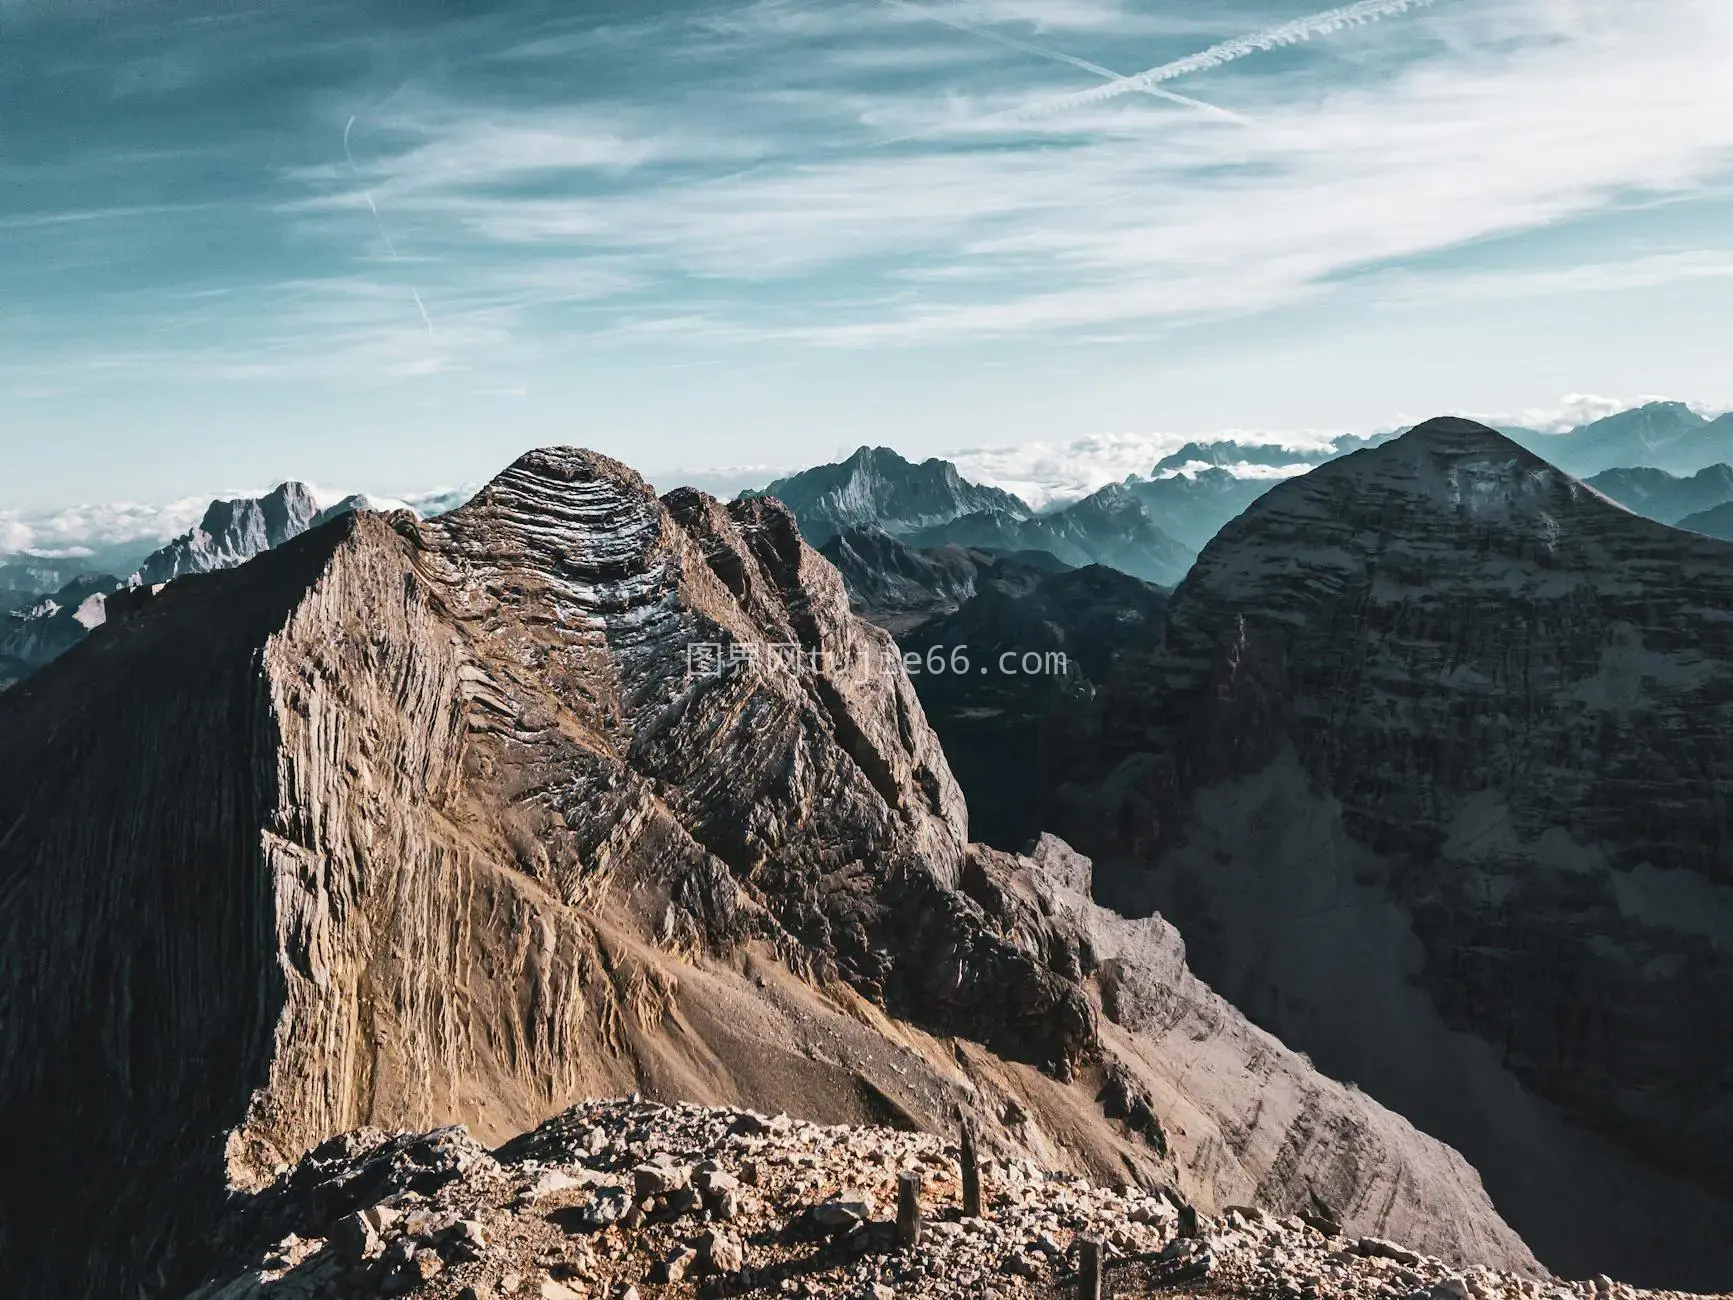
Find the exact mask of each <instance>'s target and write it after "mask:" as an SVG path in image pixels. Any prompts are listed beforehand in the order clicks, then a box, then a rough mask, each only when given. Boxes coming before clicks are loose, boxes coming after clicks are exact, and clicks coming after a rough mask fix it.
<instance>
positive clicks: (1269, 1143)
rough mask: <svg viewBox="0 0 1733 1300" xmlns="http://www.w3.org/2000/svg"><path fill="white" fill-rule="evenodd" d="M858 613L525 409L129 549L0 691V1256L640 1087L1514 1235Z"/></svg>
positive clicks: (838, 587)
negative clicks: (427, 493) (91, 618)
mask: <svg viewBox="0 0 1733 1300" xmlns="http://www.w3.org/2000/svg"><path fill="white" fill-rule="evenodd" d="M889 644H890V643H889V640H888V638H887V637H886V636H885V635H884V634H883V633H881V632H879V631H877V630H876V629H873V628H871V627H869V626H867V625H866V624H864V623H861V622H859V621H857V620H855V619H854V618H852V617H851V616H850V615H849V613H848V609H847V602H846V598H845V595H844V592H843V589H842V584H841V582H840V580H839V578H838V577H837V575H836V573H835V571H834V570H833V569H831V568H830V566H829V565H828V564H826V563H825V562H824V561H823V560H822V559H821V558H820V557H818V556H817V554H816V553H815V552H813V551H812V550H811V549H809V548H808V547H806V546H805V545H804V544H803V543H802V542H801V541H800V539H799V536H798V533H797V532H796V530H795V527H794V523H793V520H792V518H791V517H790V516H789V515H788V514H787V513H786V511H784V510H783V509H782V508H781V507H780V506H778V505H776V504H775V503H773V502H765V501H755V502H746V503H738V504H736V505H734V506H730V507H726V508H725V507H723V506H720V505H719V504H717V503H716V502H714V501H712V500H710V499H709V498H706V497H703V496H701V495H699V494H697V493H692V492H679V493H674V494H671V495H670V496H669V497H668V498H666V499H665V500H664V501H658V500H657V498H656V497H655V495H654V494H653V492H652V491H651V490H650V489H649V487H648V486H647V485H646V484H644V483H643V482H642V481H641V480H640V479H638V478H637V476H636V475H634V474H632V472H631V471H630V470H627V469H626V468H625V467H623V466H620V465H618V464H616V463H614V462H612V461H608V460H606V459H605V458H602V457H599V456H595V455H593V454H590V453H587V452H580V451H572V450H552V451H544V452H537V453H532V454H531V455H529V456H526V457H525V458H524V459H523V460H521V461H519V462H518V463H517V464H516V465H514V466H513V467H512V468H511V469H510V470H508V471H507V472H506V473H504V474H502V475H501V476H500V477H499V478H498V479H496V480H495V481H494V482H493V483H492V484H490V485H489V486H488V487H487V488H486V489H484V490H483V492H482V493H481V494H480V495H479V496H478V497H477V498H476V500H475V501H474V502H472V503H471V504H470V505H468V506H466V507H465V508H464V509H462V510H460V511H457V512H455V513H454V514H452V515H449V516H446V517H444V518H443V519H441V520H438V521H436V522H434V523H431V524H417V523H415V521H413V520H412V519H410V518H408V517H407V516H393V517H392V518H391V519H389V520H388V519H385V518H381V517H379V516H371V515H362V516H356V517H352V518H346V519H342V520H339V521H337V522H335V523H334V524H331V525H328V526H326V527H324V528H322V529H319V530H316V531H315V532H314V533H311V534H309V535H307V536H306V537H304V538H301V539H299V540H297V541H296V542H293V543H291V544H290V545H288V546H286V547H284V548H283V549H281V550H280V551H277V552H273V553H270V554H268V555H266V556H263V557H261V558H259V559H258V560H255V561H254V562H252V563H250V564H248V565H246V566H245V567H244V568H242V569H240V570H237V571H235V572H232V573H227V574H218V575H212V576H210V577H201V578H194V579H188V580H183V581H180V582H176V583H173V584H170V586H169V587H168V588H166V589H165V590H164V592H163V593H162V594H161V595H160V596H158V597H156V598H155V599H154V600H150V601H146V602H143V603H142V604H141V605H140V606H139V607H138V608H136V609H135V610H133V611H131V612H129V613H128V614H127V615H126V616H124V617H123V618H121V619H118V620H117V621H116V623H115V625H113V626H111V627H109V628H107V629H105V630H104V631H103V632H102V633H100V634H99V635H97V636H95V637H93V638H92V639H91V640H90V641H89V642H87V643H86V644H85V645H84V646H82V647H80V648H79V649H78V650H76V651H75V652H73V653H72V654H70V655H68V656H67V657H66V658H65V659H64V660H62V661H61V662H59V663H57V664H55V665H54V666H52V667H51V668H50V669H49V670H48V671H46V672H45V673H43V674H42V675H41V677H40V678H39V679H36V680H33V681H32V682H30V683H29V684H27V685H26V686H24V687H23V688H20V689H18V690H15V691H12V692H9V693H7V695H6V696H5V697H3V698H0V1132H5V1133H7V1134H8V1135H18V1137H17V1144H16V1147H15V1150H16V1151H17V1158H8V1159H7V1161H6V1162H5V1163H4V1165H3V1166H0V1266H3V1267H4V1269H5V1272H6V1275H7V1276H8V1277H9V1278H11V1279H13V1280H15V1281H17V1282H18V1283H19V1286H20V1289H19V1292H18V1293H19V1294H21V1295H24V1296H29V1297H48V1296H77V1295H90V1296H112V1295H119V1294H128V1295H130V1294H134V1293H135V1292H137V1293H141V1294H144V1295H152V1294H158V1293H160V1292H161V1291H162V1290H163V1289H164V1288H165V1286H167V1285H168V1284H169V1283H174V1284H180V1283H184V1282H186V1281H187V1280H189V1279H192V1278H195V1277H196V1276H197V1275H198V1274H200V1272H201V1271H202V1270H203V1268H204V1261H203V1259H202V1257H201V1250H202V1244H201V1243H202V1233H203V1227H204V1224H205V1223H206V1222H207V1221H208V1219H209V1217H210V1216H211V1215H212V1214H213V1213H214V1212H215V1210H216V1204H217V1202H218V1201H219V1200H220V1198H221V1196H222V1188H223V1186H224V1183H225V1181H226V1180H232V1181H233V1182H234V1183H235V1184H237V1185H239V1186H241V1187H248V1186H254V1185H257V1184H259V1183H261V1182H263V1181H264V1180H266V1179H267V1178H269V1177H270V1176H271V1174H272V1173H273V1172H274V1171H275V1170H276V1169H277V1168H278V1167H279V1166H280V1165H281V1164H283V1163H285V1162H287V1161H290V1160H292V1159H294V1158H295V1157H296V1156H298V1155H299V1154H300V1153H301V1152H303V1151H305V1150H306V1149H308V1148H309V1147H311V1146H313V1145H315V1144H316V1143H318V1142H319V1141H321V1140H322V1139H324V1138H326V1137H328V1136H329V1135H331V1134H333V1133H337V1132H341V1131H343V1130H346V1129H351V1128H355V1127H357V1126H359V1125H363V1124H377V1125H381V1126H384V1127H399V1126H403V1127H425V1126H428V1125H430V1124H435V1123H440V1122H444V1121H448V1120H461V1121H463V1122H465V1123H468V1124H469V1125H471V1126H472V1128H474V1129H475V1130H476V1131H477V1133H478V1134H479V1135H481V1136H482V1137H484V1138H487V1139H497V1138H503V1137H505V1136H507V1135H509V1134H511V1133H514V1132H516V1131H518V1130H520V1129H523V1128H525V1127H528V1126H530V1125H531V1124H533V1123H534V1122H537V1121H539V1120H540V1119H542V1118H544V1117H546V1116H547V1115H549V1114H551V1113H553V1112H555V1111H556V1110H558V1109H559V1108H560V1107H561V1106H563V1105H565V1104H567V1103H568V1102H570V1101H571V1100H572V1099H574V1098H576V1097H580V1096H584V1095H590V1094H597V1093H608V1092H623V1091H626V1090H629V1089H630V1088H633V1087H641V1088H642V1089H644V1090H645V1091H646V1092H648V1093H651V1094H652V1095H661V1096H668V1097H673V1096H679V1097H686V1098H691V1099H695V1100H702V1101H712V1102H738V1103H743V1104H749V1105H754V1106H758V1107H761V1108H766V1109H783V1108H786V1109H789V1110H791V1111H795V1112H797V1113H801V1114H805V1115H808V1116H811V1117H814V1118H820V1119H831V1120H879V1121H884V1120H889V1121H892V1122H897V1123H902V1124H908V1125H933V1124H937V1123H941V1122H943V1120H944V1117H945V1116H946V1115H947V1114H948V1113H949V1111H950V1109H951V1108H952V1107H953V1106H955V1105H957V1104H959V1103H962V1104H964V1105H966V1106H967V1107H968V1108H970V1109H971V1110H972V1111H973V1112H974V1113H976V1114H977V1115H978V1116H979V1117H980V1118H981V1120H982V1123H983V1125H984V1126H985V1128H986V1130H987V1137H988V1140H989V1142H990V1143H993V1144H997V1145H1000V1146H1004V1147H1007V1148H1019V1149H1024V1150H1028V1151H1032V1152H1035V1153H1037V1154H1039V1155H1041V1156H1042V1157H1043V1158H1044V1159H1048V1160H1050V1161H1056V1162H1059V1163H1062V1164H1063V1163H1070V1164H1071V1165H1073V1166H1075V1167H1088V1168H1092V1169H1094V1170H1095V1171H1097V1172H1098V1173H1110V1172H1119V1173H1122V1174H1125V1173H1129V1174H1130V1175H1131V1176H1134V1177H1136V1178H1139V1179H1141V1180H1143V1181H1145V1182H1147V1183H1151V1184H1156V1183H1164V1184H1171V1185H1176V1186H1177V1187H1178V1188H1179V1189H1180V1191H1181V1192H1182V1193H1183V1194H1186V1195H1189V1196H1190V1197H1192V1198H1194V1199H1195V1200H1196V1201H1197V1202H1198V1203H1199V1205H1200V1206H1201V1207H1202V1208H1204V1209H1206V1210H1207V1209H1209V1208H1211V1207H1212V1206H1213V1205H1214V1204H1215V1203H1216V1202H1217V1201H1221V1200H1225V1201H1236V1200H1237V1201H1243V1200H1246V1199H1248V1198H1249V1196H1251V1195H1252V1194H1255V1195H1256V1196H1258V1197H1261V1198H1262V1199H1263V1200H1264V1201H1265V1202H1267V1203H1268V1204H1270V1206H1271V1207H1272V1208H1274V1209H1277V1210H1280V1211H1283V1212H1286V1211H1290V1210H1294V1209H1302V1208H1311V1209H1325V1210H1328V1211H1330V1212H1332V1213H1336V1214H1339V1215H1342V1216H1343V1217H1345V1218H1346V1219H1347V1220H1348V1221H1349V1222H1350V1224H1351V1225H1352V1226H1356V1227H1359V1228H1362V1229H1363V1230H1365V1231H1386V1232H1393V1233H1396V1234H1398V1235H1402V1236H1406V1237H1408V1238H1409V1239H1411V1240H1413V1241H1414V1242H1415V1243H1416V1244H1420V1245H1424V1246H1426V1247H1427V1248H1429V1249H1432V1250H1435V1251H1436V1252H1438V1253H1439V1254H1441V1255H1448V1256H1453V1257H1457V1258H1463V1259H1477V1260H1480V1261H1482V1262H1487V1263H1492V1264H1503V1265H1510V1266H1515V1267H1532V1259H1531V1257H1530V1256H1529V1255H1528V1253H1527V1251H1526V1249H1525V1248H1524V1247H1523V1245H1522V1243H1521V1242H1520V1241H1519V1240H1518V1239H1517V1238H1516V1237H1515V1236H1514V1234H1512V1233H1511V1232H1510V1230H1509V1229H1508V1228H1507V1227H1506V1226H1505V1225H1504V1224H1503V1223H1502V1222H1501V1221H1500V1220H1499V1219H1498V1217H1497V1215H1496V1214H1495V1213H1494V1211H1493V1210H1492V1208H1491V1206H1490V1204H1489V1203H1488V1202H1487V1201H1486V1199H1485V1196H1484V1193H1483V1192H1482V1191H1481V1189H1480V1185H1479V1181H1478V1178H1477V1177H1476V1175H1475V1174H1474V1172H1473V1171H1472V1170H1471V1169H1470V1168H1469V1167H1468V1166H1467V1165H1466V1164H1465V1163H1464V1162H1463V1161H1462V1160H1461V1158H1460V1157H1458V1156H1457V1155H1456V1154H1455V1153H1454V1152H1452V1151H1450V1150H1449V1149H1448V1148H1445V1147H1443V1146H1441V1145H1439V1144H1438V1143H1436V1142H1433V1141H1431V1140H1430V1139H1427V1138H1424V1137H1422V1136H1421V1135H1419V1134H1417V1133H1416V1132H1414V1131H1413V1130H1412V1129H1411V1128H1410V1127H1409V1126H1407V1125H1406V1124H1405V1123H1404V1122H1402V1121H1401V1120H1399V1119H1398V1118H1396V1117H1395V1116H1393V1115H1391V1114H1390V1113H1388V1112H1385V1111H1382V1110H1380V1109H1379V1108H1378V1107H1376V1106H1374V1105H1372V1104H1371V1103H1369V1102H1367V1101H1366V1100H1365V1099H1364V1098H1361V1097H1359V1096H1357V1095H1355V1094H1352V1093H1350V1092H1349V1091H1348V1090H1346V1089H1344V1088H1342V1087H1340V1086H1339V1085H1336V1084H1333V1083H1331V1082H1329V1081H1328V1080H1324V1079H1321V1078H1319V1077H1318V1076H1317V1075H1316V1074H1314V1073H1313V1072H1312V1071H1311V1070H1310V1068H1309V1066H1308V1065H1307V1064H1306V1063H1304V1062H1303V1061H1302V1060H1301V1059H1300V1058H1297V1057H1295V1056H1293V1055H1292V1054H1290V1053H1287V1052H1286V1051H1285V1050H1284V1049H1282V1048H1281V1046H1280V1045H1279V1044H1277V1043H1276V1042H1275V1041H1274V1040H1273V1039H1270V1038H1268V1036H1267V1035H1263V1034H1261V1033H1259V1032H1258V1031H1255V1030H1252V1029H1250V1028H1249V1027H1248V1026H1247V1025H1246V1024H1245V1023H1244V1022H1243V1020H1241V1019H1240V1018H1239V1017H1238V1016H1237V1015H1235V1014H1234V1013H1233V1012H1232V1011H1231V1010H1230V1009H1229V1008H1227V1006H1226V1005H1225V1004H1224V1003H1221V1002H1220V1001H1219V999H1215V998H1214V997H1213V995H1210V994H1209V993H1208V991H1207V990H1205V989H1202V988H1201V987H1200V986H1198V985H1196V983H1195V981H1192V980H1191V979H1190V977H1189V976H1188V975H1187V974H1186V973H1185V970H1184V958H1183V948H1182V946H1181V945H1180V944H1179V942H1178V938H1177V936H1176V935H1174V934H1173V932H1172V931H1171V929H1168V928H1166V927H1165V926H1163V925H1162V923H1160V922H1159V921H1152V922H1142V923H1137V924H1136V925H1131V924H1129V923H1125V922H1121V921H1119V920H1118V919H1117V918H1113V917H1111V916H1110V915H1109V914H1106V913H1101V912H1099V910H1098V909H1092V908H1091V907H1090V906H1089V905H1087V904H1086V903H1084V902H1083V901H1082V897H1081V895H1079V894H1078V893H1077V891H1076V889H1075V885H1076V883H1077V881H1078V880H1079V879H1080V875H1079V873H1080V872H1081V871H1082V870H1083V869H1084V868H1082V867H1080V866H1079V865H1078V864H1077V863H1076V862H1074V861H1071V859H1070V857H1069V855H1068V854H1067V853H1066V852H1065V851H1064V850H1063V848H1062V846H1058V845H1056V844H1054V845H1049V846H1047V848H1046V849H1045V850H1044V852H1045V854H1046V861H1045V862H1038V863H1031V862H1029V861H1027V860H1021V859H1013V858H1006V857H1005V856H1004V855H997V854H993V853H991V852H990V851H982V850H975V851H971V850H970V849H969V848H968V846H967V843H966V838H967V837H966V833H965V821H964V818H965V813H964V809H963V804H962V798H961V796H960V794H959V793H958V791H957V788H956V785H955V782H954V781H953V780H952V778H951V775H950V773H949V771H948V769H947V768H946V765H945V762H944V758H943V756H942V754H941V753H940V752H939V749H938V746H937V743H936V741H935V740H934V738H933V735H932V733H931V731H930V730H929V729H928V727H927V724H926V722H925V720H924V718H923V717H922V715H921V711H920V708H919V705H918V703H917V702H916V699H915V696H914V693H913V691H912V690H911V689H910V686H909V682H908V680H907V678H906V677H905V676H904V675H903V674H902V673H901V671H900V669H898V668H896V667H895V666H894V665H893V664H891V663H890V661H889V660H890V656H889ZM715 645H720V646H724V647H727V646H734V647H738V649H736V650H734V651H732V652H730V651H727V650H724V651H723V652H721V655H720V658H721V659H722V660H723V661H724V666H723V668H722V669H721V671H719V672H716V673H714V674H710V673H707V672H702V671H701V672H696V673H694V672H693V671H692V669H693V666H694V659H693V655H694V651H693V650H692V649H691V647H693V646H697V647H701V648H702V647H709V646H715ZM699 653H707V651H702V650H701V651H700V652H699ZM698 666H699V667H703V665H702V664H700V665H698ZM1055 872H1056V873H1057V875H1055V874H1054V873H1055ZM1104 1009H1105V1013H1104ZM953 1035H954V1036H956V1037H955V1038H954V1039H953V1038H951V1037H950V1036H953ZM1012 1098H1016V1099H1018V1106H1019V1108H1020V1109H1021V1111H1022V1112H1024V1113H1026V1115H1027V1119H1026V1120H1024V1121H1022V1122H1019V1123H1015V1124H1007V1123H1006V1118H1007V1116H1011V1117H1014V1116H1015V1115H1016V1113H1017V1111H1016V1110H1012V1109H1010V1108H1008V1107H1007V1106H1006V1104H1005V1103H1006V1102H1007V1101H1008V1100H1010V1099H1012ZM1098 1098H1103V1099H1104V1103H1103V1104H1104V1105H1105V1107H1106V1109H1108V1110H1111V1111H1114V1112H1116V1113H1120V1114H1122V1115H1123V1118H1122V1119H1117V1120H1112V1121H1110V1120H1108V1119H1107V1118H1105V1116H1104V1114H1103V1105H1098V1104H1097V1099H1098ZM10 1140H11V1139H10V1137H9V1141H10Z"/></svg>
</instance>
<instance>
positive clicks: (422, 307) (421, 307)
mask: <svg viewBox="0 0 1733 1300" xmlns="http://www.w3.org/2000/svg"><path fill="white" fill-rule="evenodd" d="M354 129H355V118H354V115H351V116H350V118H349V121H348V122H347V123H345V124H344V126H343V156H344V157H345V158H347V159H348V160H349V170H350V171H351V172H353V173H354V174H355V179H356V180H360V179H361V169H360V168H359V167H357V166H356V165H355V155H354V154H352V153H350V152H349V132H350V131H352V130H354ZM361 197H362V198H364V199H366V200H367V210H368V211H369V212H371V213H372V214H373V224H374V226H375V227H377V228H378V231H379V238H381V239H383V240H384V241H385V251H386V252H388V253H390V254H391V260H392V261H393V262H396V261H400V260H401V259H400V258H399V257H398V256H397V245H395V244H393V243H392V242H391V236H390V234H389V233H387V231H386V229H385V223H384V222H383V221H381V220H380V219H379V207H378V205H377V204H375V203H374V202H373V194H372V191H370V190H369V189H368V188H367V186H366V185H365V184H363V185H362V187H361ZM409 296H410V297H412V298H414V299H415V310H417V311H418V312H420V313H421V323H422V324H423V325H425V326H427V332H428V333H429V334H431V333H433V317H431V316H429V315H428V314H427V306H426V304H424V303H423V302H422V301H421V290H419V289H417V288H416V287H415V286H414V285H413V284H411V285H410V286H409Z"/></svg>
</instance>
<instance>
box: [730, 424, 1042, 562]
mask: <svg viewBox="0 0 1733 1300" xmlns="http://www.w3.org/2000/svg"><path fill="white" fill-rule="evenodd" d="M741 496H742V497H752V496H770V497H775V498H776V499H777V500H778V501H780V502H782V504H783V505H785V506H787V507H788V508H789V509H790V510H791V511H793V512H794V517H795V519H796V520H797V521H798V522H799V524H800V531H801V534H802V536H804V537H805V538H806V540H807V542H808V543H810V544H811V545H813V546H823V545H824V544H825V543H826V542H828V541H829V540H830V539H831V538H833V537H835V536H836V535H837V534H838V533H845V532H849V531H851V530H854V529H861V528H868V529H875V530H877V531H879V532H883V533H889V534H890V535H891V536H893V537H902V536H906V535H908V534H911V533H916V532H920V531H923V530H931V529H933V528H934V527H936V526H939V525H943V524H946V523H949V522H950V521H951V520H953V519H957V518H959V517H961V516H964V515H973V514H983V513H984V514H991V515H1004V516H1007V517H1009V518H1013V519H1027V518H1028V517H1029V516H1030V515H1031V514H1033V513H1034V512H1033V511H1032V510H1030V508H1029V507H1028V506H1027V505H1026V504H1025V503H1024V502H1022V501H1020V500H1019V499H1018V498H1017V497H1015V496H1012V495H1011V493H1009V492H1004V491H1001V490H1000V489H999V488H995V487H984V486H982V485H981V484H978V483H971V482H969V481H968V480H967V479H965V478H964V477H963V476H962V475H961V474H959V473H958V472H957V467H956V466H955V465H953V464H951V463H950V462H949V461H944V460H937V459H934V460H926V461H922V462H921V463H920V464H918V465H916V464H914V463H912V462H910V461H907V460H904V459H903V458H902V457H901V456H899V455H898V454H897V453H896V452H894V451H892V450H891V449H890V448H889V447H862V448H861V449H860V450H859V451H857V452H855V453H854V455H852V456H850V457H849V458H848V459H847V460H845V461H843V462H841V463H840V464H836V465H818V466H815V467H814V468H812V469H807V470H802V471H801V472H800V473H798V474H791V475H789V476H788V477H787V478H779V479H777V480H776V481H775V482H774V483H772V484H771V485H770V486H769V487H767V488H765V489H764V490H763V491H762V492H743V493H741Z"/></svg>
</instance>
